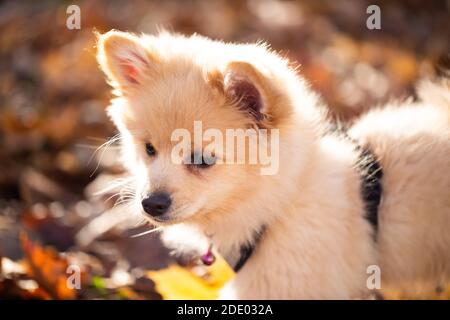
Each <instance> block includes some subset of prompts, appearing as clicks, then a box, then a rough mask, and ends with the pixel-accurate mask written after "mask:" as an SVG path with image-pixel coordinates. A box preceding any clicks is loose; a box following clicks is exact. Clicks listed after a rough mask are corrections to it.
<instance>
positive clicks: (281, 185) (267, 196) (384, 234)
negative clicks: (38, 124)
mask: <svg viewBox="0 0 450 320" xmlns="http://www.w3.org/2000/svg"><path fill="white" fill-rule="evenodd" d="M97 58H98V61H99V64H100V67H101V69H102V70H103V71H104V72H105V74H106V76H107V78H108V81H109V82H110V84H111V85H112V87H113V88H114V93H115V94H116V98H115V99H113V100H112V103H111V105H110V106H109V108H108V113H109V116H110V117H111V119H112V121H113V122H114V123H115V125H116V126H117V128H118V129H119V131H120V133H121V135H122V144H123V162H124V164H125V165H126V166H127V168H128V169H129V171H130V173H131V174H132V176H133V177H134V178H135V179H134V181H135V185H134V189H135V190H136V191H135V204H136V211H137V212H140V213H142V214H144V216H145V217H146V218H147V219H149V220H150V221H151V222H152V223H153V224H154V225H157V226H161V227H163V237H164V239H165V240H166V241H167V243H168V244H170V245H171V246H174V247H176V248H177V249H178V250H181V251H189V252H190V253H192V252H193V253H194V256H195V255H197V256H201V254H202V253H205V254H204V255H203V257H202V260H203V261H204V263H206V264H209V263H212V262H213V260H214V253H215V252H219V253H220V254H221V255H223V256H224V257H225V258H226V259H227V260H228V261H229V263H230V265H232V266H233V267H234V268H235V270H236V271H237V274H236V276H235V278H234V279H233V280H232V281H230V282H229V283H228V284H227V285H226V286H225V287H224V289H223V290H222V295H221V298H228V299H351V298H364V297H366V296H367V295H368V294H369V293H370V290H372V289H379V288H380V284H377V281H376V279H377V277H378V278H379V281H381V288H382V289H385V288H391V287H393V288H394V287H395V288H402V289H406V290H412V288H414V290H415V288H419V287H420V288H435V286H436V285H438V284H439V283H440V282H441V281H446V280H447V279H448V278H449V276H450V250H449V249H450V232H448V229H449V227H450V170H449V169H450V90H449V83H448V82H444V81H442V83H440V84H433V83H429V82H425V83H423V84H422V85H421V86H420V88H419V96H420V100H419V101H418V102H413V101H409V100H408V101H404V102H398V103H392V104H390V105H387V106H385V107H383V108H375V109H372V110H371V111H370V112H368V113H367V114H365V115H363V116H362V117H360V118H359V119H358V120H357V121H355V123H354V124H353V125H352V126H351V127H350V128H348V129H347V130H345V131H343V130H336V129H334V130H333V129H330V128H331V127H332V126H331V122H330V121H328V120H327V116H326V111H325V110H326V108H325V107H324V106H323V104H322V102H321V101H320V99H319V98H318V97H317V95H316V94H315V93H313V92H312V91H311V89H310V88H309V87H308V85H307V83H306V82H305V80H303V79H302V78H301V77H299V76H298V75H297V74H296V72H295V70H293V68H291V67H290V66H289V64H288V61H287V60H285V59H283V58H282V57H280V56H279V55H277V54H276V53H274V52H272V51H271V50H269V49H268V48H267V47H266V46H264V45H263V44H228V43H223V42H218V41H212V40H209V39H207V38H204V37H201V36H198V35H194V36H191V37H184V36H180V35H175V34H171V33H167V32H162V33H161V34H159V35H156V36H146V35H142V36H135V35H132V34H129V33H123V32H117V31H110V32H108V33H105V34H103V35H100V36H99V41H98V55H97ZM198 122H200V123H201V125H202V128H203V130H206V129H215V130H218V131H219V132H221V133H223V136H225V131H226V130H229V129H232V130H239V129H245V130H247V129H252V128H253V129H255V130H262V129H264V130H265V131H264V132H266V133H265V134H266V136H267V138H268V140H267V141H269V140H270V139H272V138H273V137H274V135H275V134H276V135H277V137H278V138H277V139H278V140H276V139H273V141H275V142H276V143H275V144H271V143H269V144H267V143H266V144H264V143H261V142H260V140H257V142H258V147H264V148H266V149H268V150H269V151H271V152H272V153H276V154H277V156H278V157H277V159H278V160H277V162H278V164H277V166H276V170H275V171H276V172H275V173H273V172H272V174H262V171H261V169H263V164H262V163H249V162H248V161H240V162H239V161H237V163H236V162H234V163H230V161H228V162H225V161H221V160H223V159H224V158H226V157H227V156H228V155H229V153H230V152H233V151H239V150H237V149H238V147H237V146H234V147H231V148H229V149H226V150H225V149H222V150H214V152H212V153H210V154H209V156H208V157H209V158H208V157H207V156H205V154H202V152H203V151H202V149H201V148H206V147H205V141H201V142H200V143H196V144H195V145H194V144H193V143H192V141H191V142H187V143H185V146H187V147H191V149H192V150H191V151H190V152H191V154H190V155H189V154H188V155H187V157H188V158H190V159H192V158H197V159H198V157H197V155H198V154H200V158H199V159H200V161H194V162H192V161H188V160H189V159H185V158H183V157H182V159H184V160H183V161H184V162H183V161H181V162H176V161H174V157H173V150H174V148H175V147H177V144H178V141H174V139H173V134H174V132H177V130H180V129H181V130H184V131H183V132H188V133H190V134H191V135H192V136H194V135H195V134H196V133H197V132H195V131H196V128H195V124H196V123H198ZM255 132H257V131H255ZM270 141H272V140H270ZM198 148H200V149H198ZM244 148H247V147H246V146H244ZM247 149H248V148H247ZM247 149H246V150H247ZM223 150H225V151H223ZM184 156H185V155H184ZM211 158H212V159H211ZM230 158H231V159H235V158H234V155H232V156H231V157H230ZM248 158H249V157H248V156H244V157H243V160H248ZM208 160H209V161H208ZM241 160H242V159H241ZM374 279H375V281H374V282H373V281H372V280H374ZM373 283H375V286H372V284H373Z"/></svg>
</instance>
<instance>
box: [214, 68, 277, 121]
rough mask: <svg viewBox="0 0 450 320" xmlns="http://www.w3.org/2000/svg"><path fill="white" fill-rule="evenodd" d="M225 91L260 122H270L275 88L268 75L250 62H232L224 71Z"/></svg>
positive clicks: (233, 100) (228, 97)
mask: <svg viewBox="0 0 450 320" xmlns="http://www.w3.org/2000/svg"><path fill="white" fill-rule="evenodd" d="M223 75H224V76H223V91H224V94H225V95H226V97H227V99H228V100H229V101H230V102H231V103H233V104H236V105H237V106H238V107H239V109H241V110H242V111H244V112H247V113H248V115H249V116H250V117H252V118H253V120H255V121H256V122H257V123H258V124H261V125H263V126H264V125H265V124H269V123H270V121H271V119H272V117H273V114H272V113H271V110H270V106H271V105H273V102H274V101H273V98H272V96H273V89H272V87H271V85H270V81H269V80H268V79H267V77H266V75H264V74H263V73H262V72H260V71H259V70H258V69H257V68H256V67H255V66H253V65H252V64H250V63H248V62H241V61H235V62H231V63H229V64H228V65H227V67H226V68H225V71H224V73H223Z"/></svg>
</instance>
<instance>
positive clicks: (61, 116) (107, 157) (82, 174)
mask: <svg viewBox="0 0 450 320" xmlns="http://www.w3.org/2000/svg"><path fill="white" fill-rule="evenodd" d="M71 4H76V5H78V6H79V7H80V9H81V29H80V30H69V29H68V28H67V27H66V19H67V18H68V14H67V13H66V9H67V7H68V6H69V5H71ZM371 4H377V5H378V6H379V7H380V8H381V30H369V29H368V28H367V27H366V20H367V18H368V16H369V14H367V13H366V9H367V7H368V6H369V5H371ZM161 27H164V28H166V29H168V30H172V31H177V32H180V33H184V34H192V33H199V34H203V35H206V36H209V37H211V38H214V39H223V40H226V41H238V42H255V41H258V40H264V41H267V42H268V43H269V44H271V46H272V48H273V49H275V50H277V51H280V52H281V53H282V54H283V55H286V56H287V57H289V58H290V59H291V60H292V61H295V62H298V64H299V65H300V68H299V72H300V73H301V74H302V76H304V77H305V78H306V79H307V80H308V81H309V82H310V83H311V84H312V86H313V87H314V88H315V89H316V90H317V91H318V92H319V93H320V94H321V95H322V96H323V98H324V99H325V101H326V102H327V103H328V105H329V106H330V109H331V111H332V112H333V114H334V115H335V116H336V117H337V118H339V119H342V120H343V121H351V120H352V118H353V117H354V116H355V115H357V114H359V113H360V112H362V111H364V110H365V109H367V108H369V107H370V106H374V105H377V104H382V103H383V102H386V101H388V100H389V99H391V98H393V97H397V98H398V97H407V96H409V95H413V94H414V92H413V88H414V83H415V82H416V81H417V79H419V78H422V77H430V76H432V75H433V66H434V65H435V63H436V62H437V61H438V60H439V59H440V58H441V57H442V56H445V54H448V53H449V52H450V40H449V39H450V37H449V35H450V1H445V0H442V1H439V0H436V1H420V0H416V1H414V0H410V1H371V0H370V1H365V0H337V1H331V0H329V1H325V0H318V1H278V0H246V1H225V0H218V1H193V0H190V1H181V0H179V1H141V0H138V1H73V2H71V1H49V0H47V1H2V2H0V261H1V263H0V299H1V298H26V299H28V298H32V299H42V298H56V299H63V298H82V299H90V298H104V299H109V298H114V299H119V298H123V299H129V298H142V299H159V298H161V295H160V293H158V292H157V290H155V285H154V282H153V281H152V279H151V277H148V276H146V275H147V271H148V270H157V269H161V268H165V267H166V266H167V265H168V264H170V263H171V260H170V258H169V256H168V253H167V251H166V250H165V249H164V248H163V247H162V246H161V244H160V242H159V240H158V236H157V234H151V235H145V236H141V237H135V238H133V237H132V236H133V235H135V234H139V233H140V232H143V231H145V230H148V227H145V226H144V227H142V226H141V227H136V226H135V224H134V222H133V221H130V219H129V214H128V213H127V212H126V210H125V209H124V205H125V204H124V199H121V198H120V197H119V196H118V195H117V192H118V191H119V189H120V187H119V184H118V183H117V181H123V180H120V179H123V178H126V173H125V172H124V171H123V168H122V167H121V166H120V164H119V163H117V162H116V159H117V145H115V144H111V145H109V146H107V147H102V148H99V147H101V146H102V145H103V144H104V143H105V142H107V141H108V139H109V138H111V137H113V136H114V135H115V134H116V131H115V129H114V127H113V126H112V124H111V123H110V122H109V121H108V119H107V117H106V115H105V112H104V110H105V107H106V106H107V105H108V101H109V99H110V97H111V93H110V89H109V88H108V86H107V85H106V83H105V81H104V78H103V75H102V74H101V72H100V71H99V69H98V67H97V63H96V61H95V36H94V30H96V31H100V32H105V31H108V30H110V29H112V28H115V29H120V30H124V31H133V32H145V33H154V32H156V31H157V30H158V28H161ZM105 186H106V187H108V189H107V190H106V192H103V193H102V194H99V191H101V189H102V188H104V187H105ZM125 200H126V199H125ZM71 263H76V264H77V265H80V266H81V268H82V275H83V280H82V281H83V283H87V284H88V286H83V289H82V290H71V289H70V288H66V287H64V286H63V285H62V283H63V282H64V281H66V278H67V273H66V268H67V266H68V265H70V264H71ZM63 287H64V288H63ZM393 297H394V298H395V297H400V298H401V297H403V296H393ZM432 297H433V298H436V297H443V293H439V292H438V293H436V295H435V296H432Z"/></svg>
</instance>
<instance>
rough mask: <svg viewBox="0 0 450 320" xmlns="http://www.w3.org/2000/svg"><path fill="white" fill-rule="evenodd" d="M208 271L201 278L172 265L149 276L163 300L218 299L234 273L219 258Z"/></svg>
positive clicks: (151, 272)
mask: <svg viewBox="0 0 450 320" xmlns="http://www.w3.org/2000/svg"><path fill="white" fill-rule="evenodd" d="M207 271H208V274H207V276H206V277H200V276H198V275H196V274H195V273H194V272H192V271H190V270H188V269H186V268H183V267H180V266H178V265H171V266H169V267H168V268H166V269H162V270H158V271H149V272H148V276H149V277H150V278H151V279H152V280H153V281H154V282H155V285H156V290H157V291H158V292H159V293H160V294H161V295H162V297H163V299H167V300H183V299H193V300H206V299H217V298H218V296H219V291H220V289H221V288H222V287H223V285H224V284H225V283H226V282H228V281H229V280H230V279H231V278H232V277H233V276H234V272H233V270H232V269H231V268H230V266H229V265H228V264H227V263H226V262H225V260H224V259H223V258H222V257H219V256H217V258H216V262H215V263H214V264H213V265H212V266H210V267H207Z"/></svg>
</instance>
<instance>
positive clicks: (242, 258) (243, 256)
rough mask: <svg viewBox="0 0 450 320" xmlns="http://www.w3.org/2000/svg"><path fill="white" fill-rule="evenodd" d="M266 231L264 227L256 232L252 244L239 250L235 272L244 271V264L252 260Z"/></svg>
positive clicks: (245, 245) (249, 243)
mask: <svg viewBox="0 0 450 320" xmlns="http://www.w3.org/2000/svg"><path fill="white" fill-rule="evenodd" d="M265 231H266V226H265V225H262V226H261V228H260V229H259V230H258V231H255V233H254V236H253V240H252V241H251V242H247V243H245V244H243V245H241V248H240V250H239V252H240V253H239V260H238V261H237V262H236V264H235V265H234V267H233V270H234V272H236V273H237V272H238V271H239V270H241V269H242V267H243V266H244V264H245V263H246V262H247V261H248V259H250V257H251V256H252V254H253V251H254V250H255V247H256V245H257V244H258V243H259V241H260V240H261V237H262V235H263V234H264V232H265Z"/></svg>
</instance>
